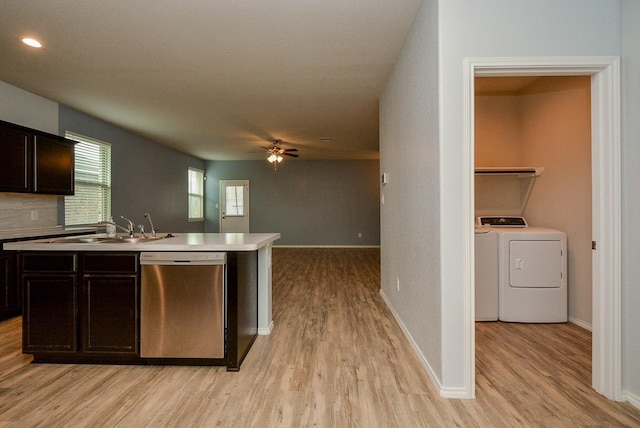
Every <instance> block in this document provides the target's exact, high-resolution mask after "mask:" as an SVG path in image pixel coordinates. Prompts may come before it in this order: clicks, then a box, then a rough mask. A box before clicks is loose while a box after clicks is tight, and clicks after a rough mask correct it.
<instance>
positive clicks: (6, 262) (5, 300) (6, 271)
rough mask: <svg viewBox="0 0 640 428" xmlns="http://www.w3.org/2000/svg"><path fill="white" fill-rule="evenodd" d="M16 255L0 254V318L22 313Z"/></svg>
mask: <svg viewBox="0 0 640 428" xmlns="http://www.w3.org/2000/svg"><path fill="white" fill-rule="evenodd" d="M18 296H19V294H18V278H17V274H16V255H15V254H6V252H3V253H2V255H0V320H4V319H8V318H11V317H15V316H17V315H20V304H19V302H20V299H18Z"/></svg>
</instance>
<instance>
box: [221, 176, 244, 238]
mask: <svg viewBox="0 0 640 428" xmlns="http://www.w3.org/2000/svg"><path fill="white" fill-rule="evenodd" d="M220 233H249V180H220Z"/></svg>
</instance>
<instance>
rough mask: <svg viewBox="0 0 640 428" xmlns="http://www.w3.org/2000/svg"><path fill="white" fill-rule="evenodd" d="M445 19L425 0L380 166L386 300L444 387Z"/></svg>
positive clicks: (399, 72)
mask: <svg viewBox="0 0 640 428" xmlns="http://www.w3.org/2000/svg"><path fill="white" fill-rule="evenodd" d="M437 19H438V8H437V4H436V2H435V1H434V0H432V1H423V2H422V4H421V6H420V9H419V10H418V15H417V16H416V18H415V20H414V22H413V27H412V29H411V32H410V33H409V36H408V37H407V40H406V41H405V44H404V47H403V50H402V53H401V55H400V57H399V58H398V62H397V63H396V66H395V68H394V70H393V73H392V74H391V76H390V78H389V81H388V82H387V86H386V89H385V92H384V94H383V95H382V98H381V100H380V165H381V170H382V172H386V173H388V174H389V180H388V184H386V185H384V186H383V189H382V191H383V194H384V199H385V203H384V205H383V206H382V228H381V229H382V231H381V234H382V239H381V241H382V243H381V249H380V255H381V260H380V261H381V266H380V268H381V276H382V279H381V293H382V295H383V296H384V298H385V300H386V301H387V302H388V304H389V306H390V307H391V308H392V310H393V311H394V312H395V313H396V317H397V318H398V319H399V322H400V324H401V325H402V327H403V329H404V330H405V332H407V334H408V335H410V336H411V338H412V340H413V342H414V344H415V347H416V348H417V349H418V350H419V351H418V352H419V353H420V356H421V358H422V360H423V363H424V364H425V366H427V367H428V370H429V372H430V374H431V376H432V377H434V378H435V379H437V382H438V384H440V385H441V384H442V365H443V362H442V349H441V348H442V342H443V340H444V338H443V337H442V318H443V314H442V309H441V300H442V298H441V294H442V291H441V277H440V274H441V272H440V265H441V263H442V262H441V256H440V227H441V219H440V203H441V199H442V196H441V194H440V190H439V188H438V181H439V175H440V166H439V154H438V153H439V147H438V144H439V125H438V119H439V112H438V109H439V106H438V102H439V98H438V25H439V24H438V22H437ZM397 282H399V283H400V285H399V287H397ZM398 288H399V289H398Z"/></svg>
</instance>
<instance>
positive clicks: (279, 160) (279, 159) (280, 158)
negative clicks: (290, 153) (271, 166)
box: [276, 155, 284, 162]
mask: <svg viewBox="0 0 640 428" xmlns="http://www.w3.org/2000/svg"><path fill="white" fill-rule="evenodd" d="M282 159H284V158H283V157H282V156H279V155H278V156H277V157H276V160H277V161H278V162H282Z"/></svg>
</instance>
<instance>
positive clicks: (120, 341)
mask: <svg viewBox="0 0 640 428" xmlns="http://www.w3.org/2000/svg"><path fill="white" fill-rule="evenodd" d="M82 266H83V276H82V304H81V307H82V351H83V352H103V353H133V354H137V352H138V342H139V340H138V296H139V293H138V255H137V253H132V254H129V253H85V254H82Z"/></svg>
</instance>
